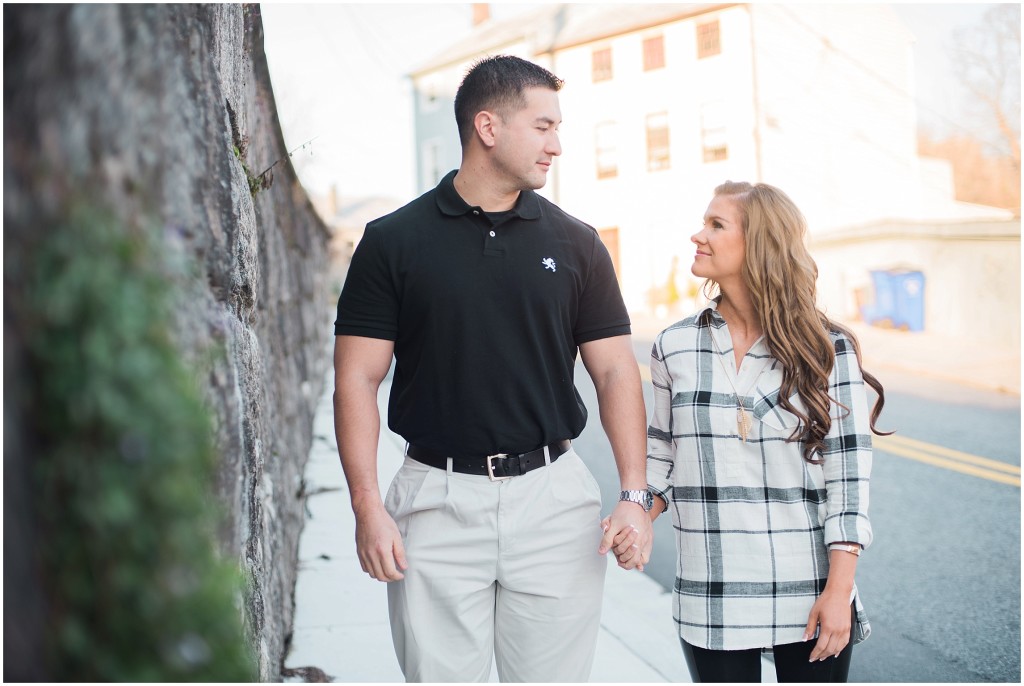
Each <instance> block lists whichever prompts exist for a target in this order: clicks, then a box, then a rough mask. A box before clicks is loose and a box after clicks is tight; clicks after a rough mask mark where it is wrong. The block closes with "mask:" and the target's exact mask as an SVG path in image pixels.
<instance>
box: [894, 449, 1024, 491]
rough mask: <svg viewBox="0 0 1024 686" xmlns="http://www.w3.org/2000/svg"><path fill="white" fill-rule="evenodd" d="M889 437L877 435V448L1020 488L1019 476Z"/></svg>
mask: <svg viewBox="0 0 1024 686" xmlns="http://www.w3.org/2000/svg"><path fill="white" fill-rule="evenodd" d="M889 438H891V436H877V437H876V438H875V445H876V446H877V447H878V448H879V449H881V450H884V451H885V452H887V453H891V454H893V455H899V456H900V457H907V458H910V459H911V460H917V461H918V462H924V463H925V464H930V465H933V466H935V467H942V468H944V469H949V470H952V471H954V472H960V473H961V474H969V475H970V476H976V477H979V478H982V479H988V480H989V481H996V482H998V483H1002V484H1009V485H1010V486H1016V487H1017V488H1020V476H1012V475H1010V474H1003V473H1000V472H997V471H994V470H991V469H983V468H981V467H975V466H973V465H970V464H964V463H963V462H958V461H956V460H950V459H947V458H944V457H937V456H934V455H929V454H927V453H925V452H923V451H920V450H914V449H912V448H907V447H904V446H902V445H900V444H899V443H893V442H890V441H889V440H888V439H889ZM933 447H937V446H933ZM979 459H983V458H979Z"/></svg>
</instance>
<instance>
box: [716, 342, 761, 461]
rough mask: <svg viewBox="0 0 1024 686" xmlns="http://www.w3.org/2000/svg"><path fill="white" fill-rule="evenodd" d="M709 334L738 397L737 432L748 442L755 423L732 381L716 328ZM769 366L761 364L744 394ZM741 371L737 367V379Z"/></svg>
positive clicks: (733, 390) (748, 391)
mask: <svg viewBox="0 0 1024 686" xmlns="http://www.w3.org/2000/svg"><path fill="white" fill-rule="evenodd" d="M708 335H709V336H711V342H712V343H713V344H714V346H715V351H716V352H717V353H718V362H719V363H720V364H721V365H722V371H724V372H725V380H726V381H728V382H729V385H730V386H731V387H732V393H733V395H734V396H735V397H736V432H737V433H738V434H739V435H740V439H741V440H742V441H743V442H744V443H746V442H747V436H749V435H750V429H751V428H753V426H754V423H753V421H752V420H751V419H750V415H749V414H747V410H746V408H744V407H743V400H742V399H741V398H740V393H739V391H737V390H736V384H734V383H733V382H732V378H731V377H730V376H729V368H728V367H726V366H725V355H724V354H723V353H722V349H721V348H720V347H718V341H717V340H715V330H714V328H711V327H709V328H708ZM767 368H768V363H767V362H765V363H764V364H763V365H761V371H759V372H758V373H757V376H755V377H754V380H753V381H752V382H751V384H750V385H749V386H747V391H746V393H744V394H743V395H744V396H746V395H747V394H749V393H750V391H751V389H752V388H754V385H755V384H757V380H758V379H760V378H761V375H762V374H764V370H765V369H767ZM739 373H740V370H739V369H738V368H737V369H736V377H737V379H739Z"/></svg>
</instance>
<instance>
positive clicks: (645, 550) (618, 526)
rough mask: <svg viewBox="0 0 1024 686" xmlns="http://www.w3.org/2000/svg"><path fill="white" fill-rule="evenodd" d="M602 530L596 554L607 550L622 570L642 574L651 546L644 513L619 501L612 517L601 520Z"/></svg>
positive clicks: (649, 524)
mask: <svg viewBox="0 0 1024 686" xmlns="http://www.w3.org/2000/svg"><path fill="white" fill-rule="evenodd" d="M601 528H602V529H603V530H604V536H603V537H602V538H601V545H600V547H599V548H598V550H597V552H598V554H599V555H604V554H606V553H607V552H608V551H609V550H610V551H612V552H613V553H614V554H615V559H616V560H617V561H618V563H619V566H620V567H622V568H623V569H636V570H638V571H641V572H642V571H644V565H645V564H646V563H647V562H648V561H649V560H650V559H651V546H652V545H653V544H654V534H653V531H652V530H651V518H650V517H649V516H648V515H647V513H646V512H644V509H643V508H642V507H641V506H640V505H638V504H636V503H632V502H626V501H620V502H619V504H618V505H616V507H615V509H614V510H613V511H612V513H611V514H610V515H608V516H607V517H605V518H604V519H603V520H601Z"/></svg>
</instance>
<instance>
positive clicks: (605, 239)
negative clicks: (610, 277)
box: [597, 226, 622, 282]
mask: <svg viewBox="0 0 1024 686" xmlns="http://www.w3.org/2000/svg"><path fill="white" fill-rule="evenodd" d="M597 236H598V238H600V239H601V242H602V243H604V247H606V248H608V254H609V255H611V258H612V266H613V267H615V277H616V278H617V279H618V280H619V281H620V282H621V281H622V269H621V267H620V266H619V227H617V226H614V227H610V228H607V229H598V230H597Z"/></svg>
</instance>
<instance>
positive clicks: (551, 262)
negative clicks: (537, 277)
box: [540, 257, 555, 271]
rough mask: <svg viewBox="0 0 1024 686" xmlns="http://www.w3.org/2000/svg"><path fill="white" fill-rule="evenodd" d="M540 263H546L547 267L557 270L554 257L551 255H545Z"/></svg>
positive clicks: (545, 266)
mask: <svg viewBox="0 0 1024 686" xmlns="http://www.w3.org/2000/svg"><path fill="white" fill-rule="evenodd" d="M540 263H541V264H543V265H544V268H545V269H550V270H551V271H555V260H554V259H552V258H550V257H545V258H544V259H543V260H541V261H540Z"/></svg>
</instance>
